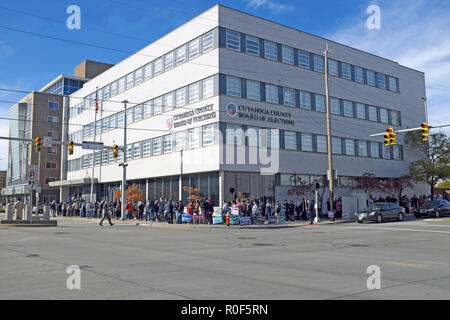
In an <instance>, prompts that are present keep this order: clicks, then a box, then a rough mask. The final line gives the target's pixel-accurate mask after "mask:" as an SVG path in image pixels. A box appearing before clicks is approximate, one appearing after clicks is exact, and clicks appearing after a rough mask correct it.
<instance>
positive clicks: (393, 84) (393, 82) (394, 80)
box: [389, 77, 398, 92]
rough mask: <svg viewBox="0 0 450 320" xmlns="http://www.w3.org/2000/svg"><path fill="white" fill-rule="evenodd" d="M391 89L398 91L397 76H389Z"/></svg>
mask: <svg viewBox="0 0 450 320" xmlns="http://www.w3.org/2000/svg"><path fill="white" fill-rule="evenodd" d="M389 90H391V91H394V92H398V85H397V78H393V77H389Z"/></svg>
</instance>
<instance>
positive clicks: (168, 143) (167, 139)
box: [163, 134, 172, 153]
mask: <svg viewBox="0 0 450 320" xmlns="http://www.w3.org/2000/svg"><path fill="white" fill-rule="evenodd" d="M163 141H164V147H163V148H164V150H163V152H164V153H171V152H172V135H171V134H169V135H167V136H164V137H163Z"/></svg>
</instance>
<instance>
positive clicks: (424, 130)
mask: <svg viewBox="0 0 450 320" xmlns="http://www.w3.org/2000/svg"><path fill="white" fill-rule="evenodd" d="M420 126H421V127H422V141H423V142H426V141H428V140H430V136H429V134H428V123H422V124H421V125H420Z"/></svg>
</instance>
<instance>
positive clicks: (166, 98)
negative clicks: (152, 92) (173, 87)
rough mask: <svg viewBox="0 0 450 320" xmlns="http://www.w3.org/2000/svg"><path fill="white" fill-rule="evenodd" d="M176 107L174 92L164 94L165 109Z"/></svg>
mask: <svg viewBox="0 0 450 320" xmlns="http://www.w3.org/2000/svg"><path fill="white" fill-rule="evenodd" d="M173 108H174V105H173V92H171V93H168V94H166V95H165V96H164V111H167V110H171V109H173Z"/></svg>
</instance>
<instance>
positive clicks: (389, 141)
mask: <svg viewBox="0 0 450 320" xmlns="http://www.w3.org/2000/svg"><path fill="white" fill-rule="evenodd" d="M386 132H387V133H386V134H385V135H384V144H385V145H386V146H393V145H396V144H397V135H396V134H395V132H394V129H392V128H388V129H386Z"/></svg>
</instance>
